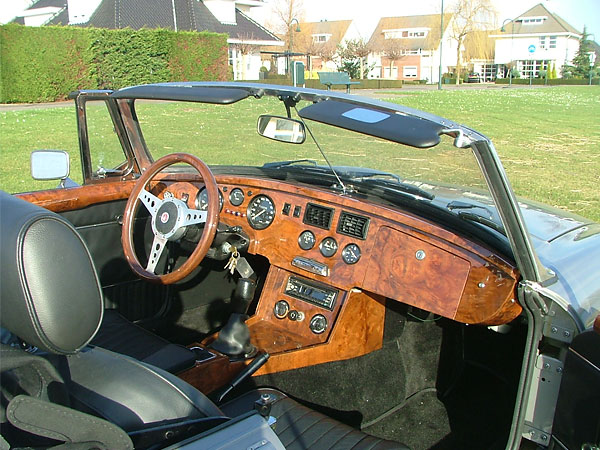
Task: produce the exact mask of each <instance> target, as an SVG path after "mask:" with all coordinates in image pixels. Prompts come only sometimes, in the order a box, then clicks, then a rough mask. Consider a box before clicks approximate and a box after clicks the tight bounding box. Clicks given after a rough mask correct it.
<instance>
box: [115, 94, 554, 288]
mask: <svg viewBox="0 0 600 450" xmlns="http://www.w3.org/2000/svg"><path fill="white" fill-rule="evenodd" d="M212 93H214V95H211V94H212ZM224 94H227V95H224ZM265 95H266V96H273V97H277V98H279V99H280V100H282V101H283V102H284V103H286V104H290V103H292V104H296V103H298V102H299V101H300V100H306V101H309V102H313V103H318V102H323V101H327V100H334V101H336V102H342V103H348V104H352V105H356V106H357V107H362V108H367V109H373V110H375V111H389V112H391V113H399V114H401V115H405V116H410V117H412V118H417V119H421V120H423V121H427V122H429V123H431V125H432V127H435V129H436V130H437V132H438V133H439V134H440V135H442V134H445V135H448V136H451V137H453V138H454V145H455V147H458V148H467V147H470V148H471V150H472V151H473V153H474V155H475V158H476V159H477V162H478V165H479V168H480V170H481V171H482V174H483V177H484V179H485V180H486V183H487V186H488V189H489V191H490V193H491V195H492V199H493V201H494V203H495V206H496V208H497V210H498V213H499V215H500V218H501V220H502V224H503V226H504V229H505V230H506V233H507V236H508V239H509V242H510V245H511V248H512V251H513V254H514V257H515V262H516V264H517V267H518V268H519V270H520V271H521V274H522V276H523V278H525V279H526V280H529V281H532V282H536V283H541V282H547V281H548V280H550V279H552V278H553V276H554V274H553V273H552V272H551V271H549V270H548V269H546V268H545V267H544V266H543V264H542V263H541V262H540V260H539V258H538V257H537V254H536V252H535V249H534V247H533V244H532V241H531V237H530V235H529V233H528V231H527V228H526V226H525V221H524V219H523V216H522V214H521V210H520V207H519V205H518V202H517V199H516V196H515V194H514V191H513V189H512V187H511V185H510V183H509V181H508V177H507V176H506V172H505V170H504V167H503V166H502V164H501V162H500V159H499V157H498V154H497V152H496V150H495V148H494V145H493V144H492V142H491V140H490V139H488V138H487V137H486V136H485V135H483V134H481V133H479V132H477V131H475V130H473V129H471V128H469V127H466V126H463V125H460V124H458V123H455V122H453V121H451V120H448V119H445V118H442V117H439V116H436V115H433V114H429V113H427V112H424V111H420V110H416V109H414V108H409V107H406V106H403V105H399V104H395V103H387V102H382V101H379V100H374V99H370V98H365V97H360V96H357V95H351V94H343V93H338V92H333V91H320V90H316V89H306V88H300V87H292V86H275V85H267V84H258V83H242V82H235V83H234V82H180V83H178V82H173V83H157V84H154V85H144V86H133V87H128V88H123V89H121V90H118V91H115V92H113V93H112V94H111V95H110V97H111V98H114V99H117V100H125V103H129V104H130V106H131V103H130V102H127V100H130V101H132V100H136V99H144V98H146V99H148V98H151V99H154V100H185V101H192V102H200V103H206V102H208V103H218V104H230V103H235V102H237V101H239V100H242V99H244V98H247V97H250V96H253V97H256V98H261V97H263V96H265ZM118 103H119V104H121V102H118ZM132 109H133V108H132ZM129 114H131V115H132V116H133V117H130V118H131V119H132V122H133V123H135V124H136V125H137V130H136V132H135V134H137V136H138V138H139V137H141V136H142V134H141V128H140V126H139V123H138V121H137V118H136V117H134V116H135V112H134V111H132V110H130V111H129ZM124 121H125V122H126V123H127V119H124ZM129 123H131V122H129ZM128 129H129V127H128ZM353 131H359V132H361V131H360V130H353ZM142 141H143V138H142ZM142 146H143V148H144V150H145V152H146V155H145V158H143V159H146V158H147V160H148V161H150V162H151V161H152V157H151V155H150V153H149V152H148V149H147V148H146V146H145V144H143V145H142ZM142 170H144V168H143V167H142Z"/></svg>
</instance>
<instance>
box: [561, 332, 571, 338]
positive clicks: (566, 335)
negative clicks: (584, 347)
mask: <svg viewBox="0 0 600 450" xmlns="http://www.w3.org/2000/svg"><path fill="white" fill-rule="evenodd" d="M563 336H564V337H570V336H571V333H570V332H568V331H565V332H563Z"/></svg>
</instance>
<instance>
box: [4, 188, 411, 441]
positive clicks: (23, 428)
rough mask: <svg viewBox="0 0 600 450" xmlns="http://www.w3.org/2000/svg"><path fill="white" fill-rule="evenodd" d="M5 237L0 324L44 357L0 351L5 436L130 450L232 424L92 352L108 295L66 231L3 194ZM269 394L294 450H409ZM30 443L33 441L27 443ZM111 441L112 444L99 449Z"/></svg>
mask: <svg viewBox="0 0 600 450" xmlns="http://www.w3.org/2000/svg"><path fill="white" fill-rule="evenodd" d="M0 229H1V230H2V247H1V252H0V266H2V271H1V274H0V323H1V325H2V327H4V328H6V329H8V330H9V331H10V332H11V333H13V334H15V335H16V336H19V338H20V339H22V340H23V341H25V342H27V343H28V344H30V345H32V346H35V347H37V349H38V350H37V352H36V354H35V355H32V354H30V353H28V352H26V351H24V350H23V349H21V348H20V347H15V346H10V345H6V344H1V345H0V351H1V353H0V359H1V362H2V364H1V367H0V372H1V375H2V378H1V384H2V396H1V397H0V402H1V406H2V407H1V408H0V426H1V427H2V435H5V430H9V431H10V433H11V438H15V439H16V442H17V445H24V446H25V445H30V444H28V442H27V439H29V438H30V436H29V435H30V434H32V435H33V436H34V437H35V436H44V437H45V438H50V439H53V440H54V441H68V442H84V443H89V442H91V443H89V446H90V447H94V448H131V446H132V444H131V440H130V437H129V436H131V437H132V438H133V439H134V440H135V439H139V436H140V435H141V436H143V435H144V433H145V435H146V436H147V435H149V434H150V435H152V436H153V437H154V436H157V437H158V438H159V439H164V436H167V435H168V434H169V433H170V431H169V430H171V429H176V428H177V427H178V426H179V427H180V428H186V429H187V428H189V427H190V423H191V422H193V423H195V424H198V423H202V424H209V425H212V424H219V423H224V422H226V421H227V420H228V419H227V416H226V415H225V412H223V411H222V410H221V409H220V408H218V407H217V406H216V405H215V404H213V403H212V402H211V401H210V400H208V399H207V398H206V397H205V396H204V395H203V394H202V393H201V392H199V391H197V390H196V389H194V388H193V387H192V386H190V385H188V384H186V383H185V382H183V381H182V380H181V379H179V378H177V377H176V376H175V375H173V374H171V373H168V372H166V371H164V370H161V369H159V368H157V367H154V366H152V365H150V364H147V363H144V362H141V361H138V360H136V359H133V358H130V357H128V356H125V355H121V354H118V353H114V352H111V351H109V350H106V349H103V348H101V347H95V346H91V345H89V342H90V341H91V340H92V338H93V337H94V335H95V334H96V333H97V331H98V329H99V328H100V324H101V322H102V317H103V314H104V309H103V302H102V293H101V288H100V285H99V282H98V277H97V274H96V271H95V269H94V265H93V262H92V259H91V256H90V254H89V251H88V250H87V247H86V245H85V243H84V242H83V240H82V239H81V237H80V236H79V234H78V233H77V231H76V230H75V229H74V228H73V227H72V226H71V225H70V224H69V223H68V222H66V221H65V220H64V219H62V218H61V217H60V216H58V215H56V214H54V213H51V212H49V211H47V210H44V209H42V208H40V207H37V206H35V205H33V204H30V203H28V202H25V201H23V200H20V199H18V198H15V197H12V196H10V195H8V194H6V193H4V192H1V191H0ZM265 392H266V391H261V390H258V391H253V392H251V393H249V394H246V395H245V396H243V397H240V398H239V399H236V400H235V401H232V402H230V403H228V404H227V405H226V406H225V411H227V414H231V415H236V416H237V415H239V414H242V413H244V412H246V411H250V410H252V408H253V406H254V399H256V398H258V397H260V395H261V394H262V393H265ZM268 393H269V395H273V396H275V397H276V399H275V400H276V401H275V403H274V405H273V408H272V411H271V415H272V416H274V417H275V418H276V419H277V420H278V421H279V425H278V427H277V428H276V430H279V431H277V433H278V434H279V437H280V439H281V440H283V441H284V443H287V444H288V445H289V448H315V449H318V448H324V449H337V448H355V449H363V448H364V449H391V448H398V449H405V448H406V447H404V446H402V445H401V444H397V443H392V442H388V441H383V440H381V439H377V438H373V437H370V436H368V435H366V434H364V433H361V432H359V431H356V430H354V429H352V428H350V427H348V426H346V425H342V424H340V423H338V422H336V421H334V420H332V419H330V418H327V417H326V416H324V415H322V414H320V413H317V412H314V411H312V410H310V409H308V408H305V407H304V406H301V405H299V404H298V403H296V402H294V401H293V400H291V399H289V398H287V397H286V396H285V395H284V394H282V393H280V392H278V391H273V390H270V391H268ZM53 427H58V428H59V431H57V430H55V428H53ZM88 427H89V428H90V429H93V430H96V434H95V435H94V434H93V432H92V431H89V430H88ZM123 430H124V431H125V432H127V433H128V434H129V436H128V435H127V434H125V433H124V432H123ZM140 430H141V431H140ZM156 432H158V434H152V433H156ZM23 434H26V435H27V436H26V437H27V439H25V438H23V439H22V440H21V435H23ZM105 436H106V437H108V438H109V439H111V442H112V444H106V443H105V444H103V445H96V443H95V439H97V438H98V439H103V438H104V437H105ZM78 439H79V440H78ZM227 439H229V438H227ZM138 442H139V441H138ZM10 443H11V444H13V442H10ZM0 444H3V440H2V439H0ZM38 444H39V443H38ZM45 445H46V446H48V444H47V443H46V444H45ZM79 448H80V447H79Z"/></svg>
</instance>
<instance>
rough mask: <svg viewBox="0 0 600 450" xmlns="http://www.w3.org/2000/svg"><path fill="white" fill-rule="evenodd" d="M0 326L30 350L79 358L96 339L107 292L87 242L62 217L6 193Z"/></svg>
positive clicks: (1, 216) (0, 201)
mask: <svg viewBox="0 0 600 450" xmlns="http://www.w3.org/2000/svg"><path fill="white" fill-rule="evenodd" d="M0 230H2V246H1V251H0V266H1V267H2V271H1V274H0V323H1V325H2V327H4V328H6V329H8V330H9V331H11V332H12V333H14V334H15V335H17V336H19V337H20V338H21V339H22V340H24V341H25V342H27V343H28V344H30V345H33V346H36V347H38V348H41V349H43V350H45V351H48V352H51V353H56V354H74V353H77V352H78V351H79V350H80V349H81V348H83V347H84V346H85V345H87V343H88V342H89V341H90V340H91V339H92V337H93V336H94V335H95V334H96V332H97V331H98V329H99V327H100V323H101V321H102V314H103V310H104V307H103V302H102V291H101V287H100V283H99V281H98V276H97V274H96V269H95V267H94V263H93V262H92V258H91V256H90V253H89V251H88V249H87V247H86V245H85V243H84V242H83V240H82V238H81V236H79V234H78V233H77V231H76V230H75V229H74V228H73V226H72V225H70V224H69V223H68V222H67V221H66V220H64V219H63V218H61V217H60V216H59V215H58V214H55V213H53V212H51V211H48V210H46V209H44V208H41V207H39V206H36V205H33V204H31V203H29V202H26V201H24V200H22V199H19V198H17V197H14V196H12V195H9V194H7V193H5V192H2V191H0Z"/></svg>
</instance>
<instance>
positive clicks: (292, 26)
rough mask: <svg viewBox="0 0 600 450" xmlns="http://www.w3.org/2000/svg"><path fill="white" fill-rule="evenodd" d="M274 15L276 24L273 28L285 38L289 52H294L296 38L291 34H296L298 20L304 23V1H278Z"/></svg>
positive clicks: (274, 7)
mask: <svg viewBox="0 0 600 450" xmlns="http://www.w3.org/2000/svg"><path fill="white" fill-rule="evenodd" d="M273 15H274V18H275V23H274V24H272V28H273V29H274V30H275V31H276V32H278V33H279V34H281V35H283V36H284V40H285V44H286V47H287V49H288V50H292V48H291V47H292V41H293V40H294V39H295V38H296V36H295V35H294V36H293V37H291V38H290V34H291V33H296V31H295V30H296V20H297V21H298V22H302V21H303V19H304V4H303V3H302V0H276V1H275V2H274V3H273Z"/></svg>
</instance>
